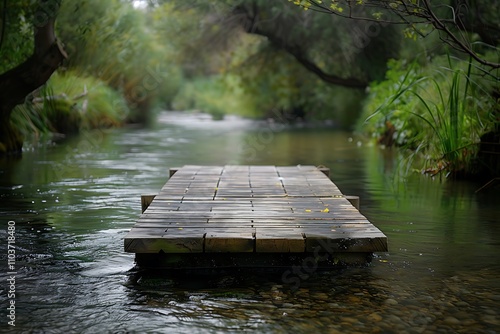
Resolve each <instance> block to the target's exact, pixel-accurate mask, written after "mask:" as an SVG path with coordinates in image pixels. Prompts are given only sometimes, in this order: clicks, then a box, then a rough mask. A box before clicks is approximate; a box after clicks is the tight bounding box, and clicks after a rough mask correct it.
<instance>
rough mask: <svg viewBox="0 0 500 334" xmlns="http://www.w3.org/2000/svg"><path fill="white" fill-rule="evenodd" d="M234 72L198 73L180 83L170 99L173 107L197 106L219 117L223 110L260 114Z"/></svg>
mask: <svg viewBox="0 0 500 334" xmlns="http://www.w3.org/2000/svg"><path fill="white" fill-rule="evenodd" d="M238 80H239V78H238V77H236V76H224V77H220V76H218V77H217V76H214V77H199V78H198V79H195V80H190V81H189V82H187V83H186V84H185V85H183V88H182V90H181V91H180V92H179V94H178V95H177V96H176V98H175V100H174V102H173V108H174V109H175V110H193V109H194V110H200V111H202V112H206V113H209V114H211V115H212V117H213V118H214V119H222V118H223V117H224V115H226V114H234V115H240V116H243V117H250V118H256V117H260V116H262V113H261V111H259V110H258V109H257V108H256V106H255V104H254V102H255V101H253V99H252V97H251V96H250V95H247V94H244V92H243V91H242V90H241V88H239V85H238Z"/></svg>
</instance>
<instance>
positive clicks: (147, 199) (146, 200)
mask: <svg viewBox="0 0 500 334" xmlns="http://www.w3.org/2000/svg"><path fill="white" fill-rule="evenodd" d="M155 197H156V194H154V195H152V194H144V195H141V210H142V213H144V211H146V209H147V208H148V207H149V205H150V204H151V202H153V200H154V199H155Z"/></svg>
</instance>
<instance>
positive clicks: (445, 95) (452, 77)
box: [367, 57, 492, 177]
mask: <svg viewBox="0 0 500 334" xmlns="http://www.w3.org/2000/svg"><path fill="white" fill-rule="evenodd" d="M461 65H462V64H460V63H458V65H457V63H456V62H454V61H452V60H451V59H450V57H448V59H447V64H446V65H443V66H440V67H439V68H438V70H436V71H434V72H433V73H432V72H431V73H428V74H427V75H410V73H412V72H413V71H414V69H413V68H411V67H410V69H409V70H408V71H407V72H406V74H405V75H404V76H399V77H398V80H396V83H394V82H391V86H389V87H392V88H393V91H392V94H388V95H386V98H385V100H383V102H382V103H381V104H380V105H379V106H378V108H377V109H376V110H375V112H374V113H373V114H372V115H371V116H370V117H368V118H367V122H368V123H370V122H372V126H373V121H376V122H379V123H380V120H381V119H384V120H385V121H386V122H389V120H393V119H394V118H396V119H397V121H398V123H396V122H393V123H391V125H392V124H398V128H394V129H393V133H391V134H393V135H394V136H398V135H400V134H401V133H405V132H406V133H410V134H412V136H411V137H410V138H405V141H404V142H403V141H399V142H398V141H397V140H396V142H397V143H400V144H401V145H400V146H403V147H407V148H411V150H412V152H413V153H412V154H411V155H410V156H411V157H412V158H414V157H415V156H416V155H417V154H420V155H421V156H423V157H424V161H425V162H424V166H423V168H422V169H423V172H424V173H426V174H430V175H437V174H439V173H445V174H446V175H447V176H454V177H457V176H461V175H471V174H473V173H474V172H475V161H476V156H477V152H478V149H479V145H478V144H479V142H480V137H481V135H482V134H483V133H485V132H486V131H488V129H489V127H490V125H491V124H490V123H491V122H488V121H487V120H488V112H489V110H488V108H489V106H491V102H492V98H491V96H489V94H488V92H487V91H485V90H484V89H483V86H482V85H481V83H480V82H476V81H475V80H474V79H473V75H472V72H473V66H472V63H471V62H467V63H466V66H465V67H464V66H461ZM421 72H424V71H422V70H421ZM392 126H393V127H394V125H392ZM418 160H419V159H415V161H418Z"/></svg>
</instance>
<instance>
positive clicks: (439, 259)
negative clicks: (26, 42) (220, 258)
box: [0, 113, 500, 333]
mask: <svg viewBox="0 0 500 334" xmlns="http://www.w3.org/2000/svg"><path fill="white" fill-rule="evenodd" d="M400 160H401V158H400V157H399V155H398V154H397V152H394V151H390V150H381V149H379V148H377V147H373V146H370V145H367V144H366V143H365V142H364V141H363V140H361V139H359V138H356V137H353V136H352V135H351V134H350V133H346V132H340V131H336V130H333V129H330V128H327V127H323V128H309V127H305V126H303V127H300V126H296V127H285V126H283V125H280V124H276V123H269V122H253V121H248V120H242V119H238V118H228V119H226V120H224V121H218V122H216V121H212V120H210V119H209V118H208V117H206V116H203V115H185V114H179V113H162V114H161V115H160V117H159V119H158V122H157V124H156V125H155V126H154V127H153V128H149V129H139V128H138V129H133V128H125V129H118V130H109V131H94V132H88V133H85V134H82V135H81V136H79V137H76V138H71V139H67V140H66V141H64V142H61V143H58V144H57V145H41V146H40V147H36V148H30V149H28V150H26V152H24V155H23V158H22V159H20V160H13V159H4V160H0V217H1V218H0V237H1V238H2V239H3V240H7V237H8V234H7V231H8V229H7V228H8V222H9V221H15V223H16V247H17V248H16V256H17V258H16V264H15V270H16V275H15V278H16V297H15V301H16V322H15V324H16V327H15V330H16V331H17V332H20V333H21V332H23V333H28V332H33V333H61V332H65V333H125V332H128V333H186V332H190V333H227V332H241V331H247V332H256V333H289V332H295V333H301V332H303V333H309V332H326V333H346V332H360V333H366V332H382V333H405V332H407V333H434V332H443V333H454V332H467V333H497V332H499V331H500V315H499V311H498V309H499V306H500V283H499V280H498V279H499V277H500V260H499V259H498V254H499V252H500V218H499V216H500V209H499V204H500V195H499V192H498V188H496V189H495V188H490V189H486V190H485V191H482V192H479V193H475V190H477V189H478V188H479V187H480V186H481V184H474V183H468V182H440V181H439V180H437V179H434V180H433V179H430V178H427V177H422V176H420V175H410V176H409V177H406V178H400V177H397V176H396V171H397V169H398V166H399V165H400V164H401V161H400ZM186 164H203V165H224V164H256V165H260V164H271V165H297V164H307V165H325V166H328V167H330V168H331V178H332V179H333V180H334V181H335V183H336V184H337V185H338V186H339V188H340V189H341V190H342V191H343V193H345V194H348V195H358V196H360V197H361V212H362V213H363V214H364V215H365V216H366V217H367V218H368V219H369V220H370V221H372V222H373V223H374V224H375V225H376V226H377V227H379V228H380V229H381V230H382V231H383V232H384V233H385V234H386V235H387V236H388V238H389V248H390V251H389V252H388V253H381V254H376V257H375V258H374V260H373V262H372V263H371V265H369V266H366V267H357V268H347V269H343V270H337V271H332V272H321V273H315V274H313V275H310V276H307V277H306V276H304V277H302V279H301V280H300V286H298V288H297V287H296V286H295V284H294V285H293V286H292V285H290V284H287V282H284V281H283V279H282V275H280V273H273V274H269V275H263V274H261V273H254V274H252V273H250V274H248V273H247V274H245V275H238V274H223V275H213V276H206V277H202V278H200V277H193V276H187V277H177V276H171V275H165V274H164V273H155V272H141V271H138V270H137V269H135V268H134V258H133V254H127V253H124V252H123V237H124V236H125V234H126V233H127V231H128V230H129V229H130V228H131V227H132V225H133V224H134V221H135V220H136V219H137V218H138V216H139V213H140V195H141V194H142V193H154V192H157V191H158V190H159V189H160V188H161V186H162V185H163V184H164V183H165V182H166V180H167V177H168V169H169V168H171V167H178V166H183V165H186ZM0 258H1V260H0V261H1V262H2V264H1V265H2V267H1V268H2V276H1V278H0V279H1V280H2V281H3V282H6V281H7V278H8V277H9V275H7V272H8V269H7V250H6V242H2V244H1V249H0ZM0 288H1V296H0V304H1V305H2V312H1V315H2V319H3V320H2V323H1V324H0V328H1V331H5V332H7V331H8V330H12V327H10V326H8V325H7V321H8V318H7V317H6V315H7V313H6V312H7V311H6V307H7V306H8V305H9V304H8V303H9V298H8V296H7V293H8V289H9V288H8V285H7V283H4V284H2V285H1V286H0Z"/></svg>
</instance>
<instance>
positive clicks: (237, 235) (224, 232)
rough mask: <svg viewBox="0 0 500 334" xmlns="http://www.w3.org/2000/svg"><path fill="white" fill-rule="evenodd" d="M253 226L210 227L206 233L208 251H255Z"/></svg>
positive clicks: (206, 248) (206, 250)
mask: <svg viewBox="0 0 500 334" xmlns="http://www.w3.org/2000/svg"><path fill="white" fill-rule="evenodd" d="M254 235H255V229H253V228H241V227H238V228H234V229H229V228H225V229H221V228H211V229H208V231H207V234H206V235H205V252H206V253H220V252H222V253H251V252H253V251H254Z"/></svg>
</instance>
